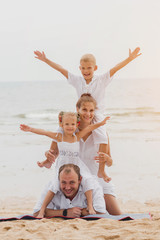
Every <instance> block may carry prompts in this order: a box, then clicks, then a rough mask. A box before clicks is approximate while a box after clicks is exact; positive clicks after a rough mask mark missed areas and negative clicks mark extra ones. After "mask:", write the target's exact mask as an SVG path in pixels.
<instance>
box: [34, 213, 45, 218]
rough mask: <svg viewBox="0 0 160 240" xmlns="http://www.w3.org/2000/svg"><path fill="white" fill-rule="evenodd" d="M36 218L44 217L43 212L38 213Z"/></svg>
mask: <svg viewBox="0 0 160 240" xmlns="http://www.w3.org/2000/svg"><path fill="white" fill-rule="evenodd" d="M36 218H44V214H42V213H39V214H38V215H37V217H36Z"/></svg>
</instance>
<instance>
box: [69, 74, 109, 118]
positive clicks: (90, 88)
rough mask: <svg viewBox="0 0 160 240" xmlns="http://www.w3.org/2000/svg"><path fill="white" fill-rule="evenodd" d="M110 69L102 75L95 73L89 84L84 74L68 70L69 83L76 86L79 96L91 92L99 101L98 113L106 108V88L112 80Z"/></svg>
mask: <svg viewBox="0 0 160 240" xmlns="http://www.w3.org/2000/svg"><path fill="white" fill-rule="evenodd" d="M112 79H113V77H110V71H108V72H107V73H105V74H102V75H98V76H97V75H94V76H93V78H92V81H91V82H90V83H89V84H87V83H86V80H85V79H84V78H83V77H82V76H76V75H74V74H72V73H70V72H68V83H69V84H71V85H72V86H73V87H75V89H76V91H77V95H78V98H80V97H81V95H82V94H83V93H90V94H91V95H92V97H93V98H94V99H95V100H96V102H97V108H98V110H97V111H96V115H98V114H100V113H102V112H103V111H104V109H105V90H106V87H107V86H108V84H109V83H110V82H111V81H112Z"/></svg>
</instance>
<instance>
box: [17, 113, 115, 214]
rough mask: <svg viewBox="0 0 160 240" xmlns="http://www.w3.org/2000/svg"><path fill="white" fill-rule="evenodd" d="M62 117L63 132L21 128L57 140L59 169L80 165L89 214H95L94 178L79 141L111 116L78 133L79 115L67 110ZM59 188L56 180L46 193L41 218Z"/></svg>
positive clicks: (57, 163)
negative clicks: (64, 166) (86, 163)
mask: <svg viewBox="0 0 160 240" xmlns="http://www.w3.org/2000/svg"><path fill="white" fill-rule="evenodd" d="M61 118H62V119H61V120H62V124H61V127H62V129H63V133H54V132H50V131H45V130H43V129H36V128H32V127H29V126H27V125H24V124H21V125H20V129H21V130H22V131H25V132H32V133H36V134H39V135H45V136H48V137H50V138H52V139H54V140H56V141H57V145H58V150H59V157H58V159H57V161H56V168H57V169H59V168H60V167H61V166H62V165H64V164H67V163H73V164H75V165H78V166H79V167H80V170H81V175H82V178H83V180H84V181H83V183H82V186H83V188H84V191H85V195H86V198H87V208H88V211H89V214H95V211H94V208H93V204H92V189H93V184H92V183H93V181H92V179H93V178H92V175H91V174H90V171H89V169H88V168H87V166H86V165H85V164H84V163H83V162H82V161H81V160H80V158H79V141H80V139H81V138H82V137H84V136H85V135H86V134H87V133H89V132H91V131H93V130H94V129H96V128H98V127H100V126H103V125H104V124H105V123H106V121H107V120H108V119H109V117H106V118H105V119H104V120H103V121H101V122H99V123H96V124H91V125H89V126H88V127H86V128H85V129H83V130H82V131H80V132H77V133H75V131H76V129H77V126H78V124H77V115H76V114H75V113H71V112H66V113H64V114H62V115H61ZM56 179H58V176H56ZM110 180H111V178H110V177H108V179H107V181H108V182H109V181H110ZM86 182H87V184H85V183H86ZM85 185H87V186H90V189H85ZM57 188H58V186H57V181H56V182H55V184H54V186H53V187H52V188H51V190H49V192H48V193H47V195H46V198H45V200H44V202H43V204H42V207H41V210H40V213H39V215H38V217H39V218H42V217H43V216H44V212H45V209H46V207H47V205H48V203H49V202H50V201H51V199H52V198H53V197H54V195H55V193H56V192H57V190H58V189H57Z"/></svg>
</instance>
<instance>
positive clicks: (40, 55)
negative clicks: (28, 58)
mask: <svg viewBox="0 0 160 240" xmlns="http://www.w3.org/2000/svg"><path fill="white" fill-rule="evenodd" d="M34 54H35V55H36V56H35V58H38V59H39V60H41V61H43V62H45V61H46V55H45V53H44V52H40V51H34Z"/></svg>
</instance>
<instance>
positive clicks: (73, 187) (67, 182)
mask: <svg viewBox="0 0 160 240" xmlns="http://www.w3.org/2000/svg"><path fill="white" fill-rule="evenodd" d="M64 170H65V169H64ZM64 170H63V171H62V172H61V173H60V176H59V180H60V189H61V191H62V192H63V194H64V195H65V196H66V197H67V198H69V199H70V200H72V199H73V198H74V197H75V196H76V194H77V192H78V189H79V185H80V182H81V179H80V180H78V175H77V173H76V172H75V171H74V170H73V169H72V168H71V172H69V173H65V172H64Z"/></svg>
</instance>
